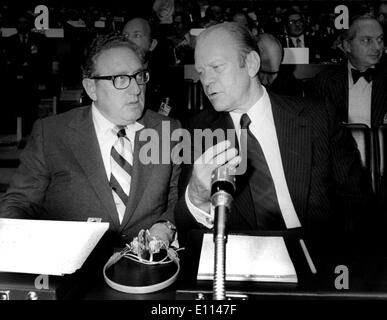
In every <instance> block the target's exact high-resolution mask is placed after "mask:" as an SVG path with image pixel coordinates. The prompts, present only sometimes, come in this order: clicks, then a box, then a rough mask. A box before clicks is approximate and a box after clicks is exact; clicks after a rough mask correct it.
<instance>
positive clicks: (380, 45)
mask: <svg viewBox="0 0 387 320" xmlns="http://www.w3.org/2000/svg"><path fill="white" fill-rule="evenodd" d="M373 45H374V48H375V50H378V51H380V50H383V49H384V42H383V41H379V40H374V41H373Z"/></svg>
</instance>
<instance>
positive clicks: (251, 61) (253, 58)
mask: <svg viewBox="0 0 387 320" xmlns="http://www.w3.org/2000/svg"><path fill="white" fill-rule="evenodd" d="M245 63H246V68H247V71H248V73H249V76H250V77H255V76H256V75H257V73H258V70H259V68H260V67H261V58H260V57H259V55H258V53H257V52H256V51H250V52H249V53H248V54H247V56H246V60H245Z"/></svg>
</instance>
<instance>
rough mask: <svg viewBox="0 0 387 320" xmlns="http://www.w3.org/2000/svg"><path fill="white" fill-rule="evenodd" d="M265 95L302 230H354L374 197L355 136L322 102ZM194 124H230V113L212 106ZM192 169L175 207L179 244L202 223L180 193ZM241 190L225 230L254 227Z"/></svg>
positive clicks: (325, 233)
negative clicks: (180, 239) (271, 112)
mask: <svg viewBox="0 0 387 320" xmlns="http://www.w3.org/2000/svg"><path fill="white" fill-rule="evenodd" d="M269 96H270V100H271V105H272V110H273V117H274V122H275V126H276V131H277V137H278V143H279V148H280V152H281V157H282V164H283V169H284V173H285V178H286V181H287V185H288V188H289V192H290V196H291V199H292V201H293V204H294V207H295V210H296V212H297V214H298V217H299V219H300V222H301V224H302V226H303V229H304V230H305V231H306V232H307V233H308V234H310V235H312V236H314V237H315V238H318V237H323V238H322V239H326V238H329V237H331V236H332V235H333V233H332V232H335V234H337V233H342V234H344V233H346V231H348V233H351V234H353V233H355V232H356V231H357V230H356V227H357V223H358V222H359V221H362V222H364V220H365V219H364V214H368V213H367V209H368V204H369V199H370V197H371V196H372V189H371V184H370V181H371V180H370V177H369V176H367V174H366V173H365V172H364V171H363V169H362V167H361V163H360V155H359V153H358V151H357V148H356V144H355V141H354V140H353V139H352V137H351V136H350V135H349V134H348V132H346V131H345V130H343V129H342V128H341V126H339V123H338V121H337V119H335V115H334V113H333V112H332V110H330V109H328V108H326V107H325V106H324V105H319V104H317V103H316V102H314V101H310V100H306V99H302V98H297V97H282V96H278V95H275V94H272V93H269ZM194 128H199V129H204V128H210V129H212V130H215V129H217V128H221V129H227V128H234V126H233V123H232V120H231V117H230V116H229V114H228V113H217V112H216V111H214V110H212V109H211V110H205V111H203V112H202V113H200V114H199V115H198V116H197V117H196V118H194V119H193V120H192V121H191V122H190V128H189V129H190V130H192V129H194ZM191 171H192V167H191V166H185V167H184V169H183V171H182V174H181V178H180V184H179V196H180V199H179V203H178V205H177V207H176V211H175V220H176V223H177V226H178V230H179V232H180V235H182V242H183V243H184V241H185V239H184V234H185V233H186V232H188V231H189V230H190V229H192V228H197V227H201V225H200V224H199V223H197V222H196V220H195V219H194V218H193V216H192V215H191V214H190V212H189V211H188V208H187V205H186V203H185V198H184V192H185V189H186V186H187V184H188V181H189V178H190V176H191ZM237 189H238V187H237ZM237 192H238V191H237ZM242 194H243V195H241V194H237V195H236V196H235V197H234V206H233V209H232V212H231V214H230V215H229V216H228V219H229V223H228V226H229V229H230V231H237V230H257V225H256V222H255V214H254V207H253V202H252V199H251V194H249V193H247V194H246V193H244V192H242ZM362 216H363V217H362ZM349 218H350V219H349Z"/></svg>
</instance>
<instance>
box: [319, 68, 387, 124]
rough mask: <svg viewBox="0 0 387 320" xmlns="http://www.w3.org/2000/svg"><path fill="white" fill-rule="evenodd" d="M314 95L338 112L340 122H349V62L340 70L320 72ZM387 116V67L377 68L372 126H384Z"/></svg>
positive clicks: (373, 94)
mask: <svg viewBox="0 0 387 320" xmlns="http://www.w3.org/2000/svg"><path fill="white" fill-rule="evenodd" d="M312 87H313V90H314V94H315V95H316V96H317V97H319V98H321V99H325V101H326V103H329V104H331V105H332V106H333V107H334V108H335V109H336V110H337V112H338V114H339V117H340V120H341V121H343V122H348V67H347V62H345V64H344V65H343V66H341V67H339V68H335V69H328V70H326V71H322V72H320V73H319V74H318V75H317V76H316V77H315V79H314V80H313V85H312ZM386 114H387V67H385V66H382V65H379V66H377V67H376V70H375V74H374V78H373V81H372V95H371V126H372V127H376V126H379V125H381V124H383V119H384V117H385V116H386Z"/></svg>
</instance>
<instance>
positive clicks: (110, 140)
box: [91, 103, 144, 180]
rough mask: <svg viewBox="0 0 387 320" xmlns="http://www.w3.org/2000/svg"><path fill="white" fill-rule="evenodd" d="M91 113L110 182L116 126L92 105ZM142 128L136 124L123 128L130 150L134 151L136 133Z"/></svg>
mask: <svg viewBox="0 0 387 320" xmlns="http://www.w3.org/2000/svg"><path fill="white" fill-rule="evenodd" d="M91 112H92V117H93V123H94V128H95V132H96V134H97V139H98V143H99V148H100V150H101V155H102V160H103V164H104V166H105V171H106V176H107V178H108V180H110V174H111V165H110V152H111V149H112V146H113V145H114V143H115V142H116V141H117V133H116V131H115V127H116V125H115V124H114V123H112V122H110V121H109V120H108V119H106V118H105V117H104V116H103V115H102V113H101V112H100V111H99V110H98V109H97V107H96V106H95V105H94V103H92V106H91ZM143 127H144V126H143V125H142V124H140V123H138V122H135V123H133V124H131V125H127V126H126V128H125V132H126V136H127V137H128V139H129V140H130V142H131V144H132V150H134V137H135V135H136V131H138V130H141V129H142V128H143Z"/></svg>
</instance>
